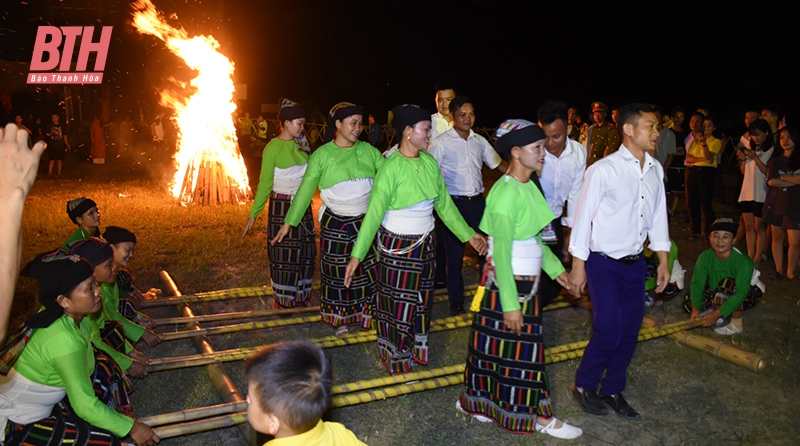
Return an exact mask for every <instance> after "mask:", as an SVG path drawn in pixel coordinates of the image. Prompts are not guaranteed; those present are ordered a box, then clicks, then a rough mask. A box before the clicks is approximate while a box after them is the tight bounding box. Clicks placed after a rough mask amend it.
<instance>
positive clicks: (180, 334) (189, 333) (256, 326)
mask: <svg viewBox="0 0 800 446" xmlns="http://www.w3.org/2000/svg"><path fill="white" fill-rule="evenodd" d="M319 320H320V316H319V315H318V314H315V315H313V316H301V317H295V318H289V319H273V320H270V321H261V322H248V323H246V324H236V325H225V326H222V327H212V328H202V329H195V330H181V331H176V332H172V333H162V334H160V335H158V337H159V338H161V341H162V342H166V341H174V340H176V339H186V338H191V337H195V336H198V335H202V336H210V335H219V334H227V333H238V332H241V331H252V330H264V329H267V328H277V327H285V326H288V325H302V324H310V323H313V322H319Z"/></svg>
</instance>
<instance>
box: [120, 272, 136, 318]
mask: <svg viewBox="0 0 800 446" xmlns="http://www.w3.org/2000/svg"><path fill="white" fill-rule="evenodd" d="M117 286H118V287H119V295H120V296H119V308H118V310H119V314H121V315H122V316H124V317H125V319H128V320H129V321H131V322H133V323H134V324H137V325H139V324H141V323H142V322H141V320H140V318H139V312H138V311H136V307H135V306H134V304H133V302H132V301H131V299H129V298H127V297H123V296H124V295H127V296H130V295H132V294H133V293H134V288H133V277H131V273H129V272H128V270H126V269H118V270H117Z"/></svg>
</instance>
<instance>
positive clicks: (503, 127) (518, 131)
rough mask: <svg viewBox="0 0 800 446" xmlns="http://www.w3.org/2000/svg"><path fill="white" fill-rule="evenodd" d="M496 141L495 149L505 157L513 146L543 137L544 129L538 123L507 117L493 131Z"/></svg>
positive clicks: (519, 145) (529, 142) (526, 143)
mask: <svg viewBox="0 0 800 446" xmlns="http://www.w3.org/2000/svg"><path fill="white" fill-rule="evenodd" d="M494 136H495V138H497V143H496V144H495V149H496V150H497V153H498V154H500V155H501V156H503V157H507V156H508V154H510V153H511V149H513V148H514V147H522V146H527V145H528V144H531V143H534V142H536V141H539V140H542V139H545V134H544V130H542V128H541V127H539V126H538V125H536V124H534V123H532V122H530V121H526V120H524V119H507V120H505V121H503V123H502V124H500V125H499V126H498V127H497V130H495V132H494Z"/></svg>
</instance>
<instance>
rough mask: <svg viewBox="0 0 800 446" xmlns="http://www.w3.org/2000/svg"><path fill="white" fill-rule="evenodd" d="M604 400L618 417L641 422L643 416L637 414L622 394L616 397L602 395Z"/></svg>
mask: <svg viewBox="0 0 800 446" xmlns="http://www.w3.org/2000/svg"><path fill="white" fill-rule="evenodd" d="M600 400H602V401H603V402H604V403H606V405H608V407H610V408H611V409H612V410H613V411H614V412H616V414H617V415H619V416H621V417H622V418H625V419H628V420H641V419H642V416H641V415H639V412H636V411H635V410H634V409H633V407H631V405H630V404H628V402H627V401H625V397H623V396H622V394H621V393H618V394H616V395H600Z"/></svg>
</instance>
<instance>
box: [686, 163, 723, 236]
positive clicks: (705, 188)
mask: <svg viewBox="0 0 800 446" xmlns="http://www.w3.org/2000/svg"><path fill="white" fill-rule="evenodd" d="M716 170H717V169H715V168H713V167H696V166H695V167H689V168H687V169H686V207H687V208H688V209H689V221H690V222H691V225H692V233H694V234H699V233H700V232H705V233H706V234H708V233H709V232H710V229H711V224H712V223H714V220H715V219H716V217H715V215H714V207H713V205H712V200H713V198H714V178H715V173H716ZM701 220H702V224H701Z"/></svg>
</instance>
